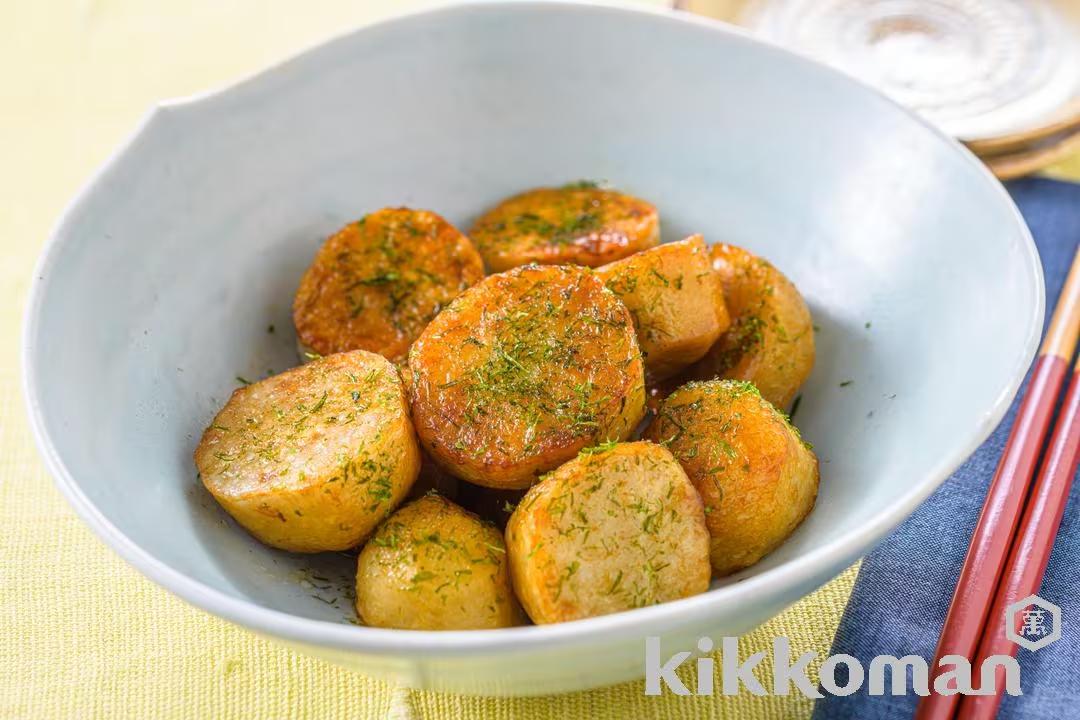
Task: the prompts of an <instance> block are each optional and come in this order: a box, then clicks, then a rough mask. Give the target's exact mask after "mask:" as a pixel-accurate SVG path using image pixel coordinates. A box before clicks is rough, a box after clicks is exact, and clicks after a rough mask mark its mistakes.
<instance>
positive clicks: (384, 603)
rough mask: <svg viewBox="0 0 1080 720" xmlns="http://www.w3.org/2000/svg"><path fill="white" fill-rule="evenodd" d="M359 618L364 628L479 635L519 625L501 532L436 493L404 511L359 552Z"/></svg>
mask: <svg viewBox="0 0 1080 720" xmlns="http://www.w3.org/2000/svg"><path fill="white" fill-rule="evenodd" d="M356 612H357V614H358V615H359V616H360V619H361V621H362V622H364V623H365V624H367V625H371V626H373V627H382V628H402V629H406V630H480V629H485V628H500V627H510V626H511V625H520V624H521V623H522V622H523V620H524V615H523V614H522V612H521V607H520V605H518V602H517V600H516V599H515V597H514V593H513V591H512V590H511V587H510V575H509V571H508V569H507V560H506V545H505V544H504V542H503V537H502V533H500V532H499V531H498V530H497V529H496V528H495V527H494V526H492V525H491V524H490V523H486V522H484V521H482V520H481V519H480V518H478V517H476V516H475V515H473V514H472V513H469V512H466V511H465V510H463V509H461V508H460V507H458V506H457V505H455V504H454V503H452V502H450V501H449V500H446V499H445V498H442V497H440V496H439V495H436V494H430V495H425V496H424V497H422V498H420V499H419V500H414V501H413V502H411V503H409V504H408V505H405V506H404V507H402V508H401V509H400V510H398V511H397V512H396V513H394V514H393V515H391V516H390V517H389V518H388V519H387V520H386V521H385V522H384V523H383V524H382V525H380V526H379V529H378V531H377V532H376V533H375V535H374V536H372V538H371V540H369V541H368V543H367V544H366V545H365V546H364V549H363V550H362V551H361V552H360V558H359V560H358V561H357V571H356Z"/></svg>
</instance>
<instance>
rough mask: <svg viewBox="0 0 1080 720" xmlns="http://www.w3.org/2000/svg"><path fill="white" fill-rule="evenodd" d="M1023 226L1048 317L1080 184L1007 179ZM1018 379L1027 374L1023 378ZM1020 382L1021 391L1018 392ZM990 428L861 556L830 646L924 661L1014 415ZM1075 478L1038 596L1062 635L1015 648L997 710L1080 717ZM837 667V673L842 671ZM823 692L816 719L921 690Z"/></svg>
mask: <svg viewBox="0 0 1080 720" xmlns="http://www.w3.org/2000/svg"><path fill="white" fill-rule="evenodd" d="M1007 187H1008V189H1009V192H1010V193H1011V194H1012V196H1013V199H1014V200H1015V201H1016V204H1017V205H1018V206H1019V207H1020V210H1021V212H1022V213H1023V214H1024V218H1025V219H1026V220H1027V222H1028V225H1029V226H1030V227H1031V232H1032V234H1033V235H1034V236H1035V242H1036V244H1037V245H1038V247H1039V254H1040V255H1041V257H1042V263H1043V270H1044V272H1045V275H1046V290H1047V302H1046V304H1047V313H1046V317H1047V320H1049V318H1050V312H1051V310H1052V308H1053V306H1054V304H1055V302H1056V298H1057V296H1058V294H1059V293H1060V292H1061V286H1062V284H1063V282H1064V280H1065V275H1066V274H1067V272H1068V269H1069V265H1070V264H1071V262H1072V257H1073V253H1074V252H1075V251H1076V247H1077V243H1078V242H1080V184H1072V183H1064V182H1056V181H1053V180H1046V179H1026V180H1020V181H1015V182H1012V183H1009V184H1008V186H1007ZM1025 388H1026V382H1025ZM1022 393H1023V389H1022V390H1021V395H1018V396H1017V397H1018V398H1019V397H1021V396H1022ZM1016 405H1017V403H1016V402H1014V403H1013V407H1012V408H1011V409H1010V410H1009V414H1008V415H1007V416H1006V418H1005V420H1004V421H1003V422H1002V423H1001V425H1000V426H999V427H998V428H997V430H995V432H994V434H993V435H992V436H991V437H990V439H989V440H987V441H986V443H985V444H984V445H983V446H982V447H981V448H979V450H978V451H977V452H976V453H975V454H974V455H973V456H972V457H971V458H970V459H969V460H968V461H967V462H966V463H965V464H964V465H963V466H962V467H961V468H960V469H959V470H957V471H956V474H954V475H953V476H952V477H951V478H949V479H948V480H947V481H946V482H945V483H944V484H943V485H942V486H941V488H939V489H938V490H937V492H935V493H934V494H933V495H932V496H931V497H930V498H929V499H928V500H927V501H926V502H925V503H923V504H922V505H921V506H920V507H919V508H918V510H916V512H915V514H914V515H913V516H912V517H911V518H910V519H908V520H907V522H905V523H904V524H903V525H901V526H900V528H899V529H897V530H896V531H895V532H894V533H893V534H892V535H891V536H890V537H888V538H887V539H886V540H884V541H882V543H881V544H880V545H879V546H878V547H877V548H875V549H874V550H873V552H871V553H870V554H869V555H868V556H867V557H866V559H865V560H864V561H863V565H862V568H861V569H860V571H859V576H858V579H857V581H856V583H855V589H854V592H853V593H852V595H851V599H850V601H849V602H848V605H847V608H846V610H845V612H844V617H843V619H842V620H841V622H840V627H839V630H838V631H837V634H836V639H835V641H834V643H833V648H832V652H833V653H834V654H836V653H847V654H849V655H853V656H855V657H857V658H859V660H860V661H861V662H862V663H863V666H864V667H868V666H869V663H870V660H871V658H873V657H874V656H876V655H881V654H889V655H895V656H898V657H899V656H902V655H906V654H909V653H910V654H915V655H921V656H922V657H924V658H926V659H927V661H928V662H930V661H932V658H933V655H934V649H935V647H936V645H937V639H938V633H939V632H940V630H941V624H942V622H943V621H944V619H945V613H946V611H947V609H948V606H949V601H950V600H951V598H952V592H953V588H954V587H955V585H956V579H957V577H958V575H959V573H960V566H961V565H962V563H963V561H964V555H965V554H966V552H967V547H968V542H969V540H970V538H971V533H972V530H973V529H974V527H975V521H976V519H977V518H978V515H979V511H980V509H981V508H982V503H983V500H984V499H985V497H986V490H987V487H988V485H989V483H990V478H991V477H992V476H993V474H994V470H995V468H996V466H997V462H998V458H999V457H1000V456H1001V452H1002V448H1003V447H1004V444H1005V439H1006V437H1007V436H1008V433H1009V430H1010V428H1011V427H1012V424H1013V419H1014V418H1015V415H1016ZM1078 550H1080V482H1078V483H1076V484H1075V485H1074V487H1073V490H1072V497H1071V499H1070V503H1069V506H1068V508H1067V509H1066V512H1065V517H1064V520H1063V522H1062V526H1061V531H1060V533H1059V534H1058V538H1057V542H1056V543H1055V545H1054V552H1053V555H1052V556H1051V559H1050V565H1049V567H1048V568H1047V574H1046V579H1045V581H1044V582H1043V585H1042V588H1041V589H1040V590H1039V595H1040V596H1042V597H1044V598H1045V599H1047V600H1049V601H1050V602H1052V603H1055V604H1057V605H1059V606H1060V607H1061V611H1062V620H1063V622H1062V626H1063V636H1062V639H1061V640H1059V641H1057V642H1055V643H1053V644H1051V645H1049V646H1047V647H1044V648H1043V649H1041V650H1038V651H1035V652H1031V651H1028V650H1024V649H1020V650H1019V653H1018V655H1017V659H1018V660H1019V662H1020V668H1021V679H1022V689H1023V695H1022V696H1019V697H1006V698H1005V701H1004V703H1003V704H1002V707H1001V714H1000V716H999V717H1001V718H1017V719H1022V720H1035V719H1036V718H1046V719H1047V720H1051V719H1052V720H1062V719H1063V718H1080V556H1078V555H1077V552H1078ZM843 674H844V666H843V665H841V666H840V667H839V669H838V672H837V673H836V675H837V678H838V680H842V679H843V677H842V676H843ZM866 690H867V688H866V686H865V684H864V686H863V687H862V689H861V690H860V691H859V692H857V693H855V694H853V695H850V696H847V697H834V696H829V695H826V696H825V697H824V698H823V699H821V700H819V701H818V702H817V705H816V708H815V712H814V718H815V720H834V719H842V718H853V719H857V720H875V719H878V718H910V717H911V716H912V714H913V713H914V712H915V707H916V704H917V702H918V700H919V698H918V697H917V696H915V695H908V696H906V697H890V696H879V697H871V696H870V695H868V694H867V692H866Z"/></svg>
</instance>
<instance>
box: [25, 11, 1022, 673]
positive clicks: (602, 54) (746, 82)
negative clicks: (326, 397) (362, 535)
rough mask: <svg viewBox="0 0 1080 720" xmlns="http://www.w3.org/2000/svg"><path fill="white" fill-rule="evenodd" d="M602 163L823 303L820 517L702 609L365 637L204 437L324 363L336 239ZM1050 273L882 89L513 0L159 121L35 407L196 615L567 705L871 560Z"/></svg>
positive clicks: (962, 451) (718, 39)
mask: <svg viewBox="0 0 1080 720" xmlns="http://www.w3.org/2000/svg"><path fill="white" fill-rule="evenodd" d="M579 178H598V179H607V180H609V181H611V182H613V183H614V184H616V185H617V186H619V187H621V188H624V189H626V190H628V191H630V192H632V193H634V194H636V195H640V196H642V197H645V198H648V199H649V200H651V201H653V202H654V203H655V204H656V205H657V206H658V207H659V209H660V213H661V217H662V223H663V234H664V237H665V239H668V240H671V239H676V238H680V237H682V236H684V235H687V234H689V233H692V232H702V233H704V234H705V236H706V238H708V239H709V240H712V241H718V240H724V241H727V242H732V243H736V244H739V245H743V246H746V247H748V248H751V249H752V250H754V251H755V252H758V253H760V254H763V255H764V256H766V257H768V258H770V259H772V260H773V261H775V262H776V264H778V265H779V266H780V267H781V268H782V269H783V270H784V271H785V272H786V273H787V274H788V275H789V276H790V277H791V278H792V279H793V280H794V281H795V283H796V284H797V285H798V286H799V287H800V288H801V289H802V291H803V293H804V294H805V295H806V298H807V300H808V301H809V304H810V306H811V308H812V310H813V312H814V315H815V318H816V321H817V324H818V325H819V326H820V332H819V333H818V335H817V343H818V361H817V367H816V369H815V370H814V373H813V376H812V377H811V380H810V382H809V384H808V385H807V387H806V389H805V392H804V394H803V400H802V403H801V405H800V408H799V413H798V417H797V422H798V424H799V425H800V426H801V427H802V428H803V430H804V432H805V435H806V437H807V438H808V439H809V440H811V441H812V442H813V443H814V445H815V446H816V448H817V452H818V453H819V455H820V458H821V476H822V482H821V493H820V495H819V498H818V504H817V507H816V508H815V510H814V511H813V513H812V514H811V515H810V517H809V518H808V519H807V521H806V522H805V523H804V524H803V526H802V527H801V528H799V530H798V532H796V533H795V535H794V536H793V537H792V538H791V539H790V540H789V541H788V542H787V543H785V544H784V545H783V547H781V548H780V549H779V550H777V551H776V552H775V553H773V554H772V555H770V556H769V557H768V558H766V559H765V560H764V561H763V562H762V563H760V564H759V565H757V566H755V567H753V568H751V569H750V570H748V571H746V572H744V573H742V574H741V575H739V576H737V577H733V578H728V579H725V580H723V581H721V582H718V583H716V584H715V587H714V589H713V590H712V591H711V592H709V593H706V594H704V595H701V596H698V597H694V598H690V599H687V600H683V601H680V602H675V603H670V604H666V605H662V606H657V607H650V608H645V609H640V610H635V611H632V612H626V613H621V614H617V615H611V616H607V617H601V618H595V619H590V620H584V621H580V622H574V623H566V624H563V625H557V626H548V627H523V628H517V629H510V630H497V631H477V632H446V633H430V632H404V631H391V630H378V629H371V628H363V627H356V626H354V625H352V624H350V622H349V620H350V618H351V617H352V612H351V610H350V609H349V608H348V602H347V600H346V599H345V596H344V595H343V594H341V595H339V594H338V593H337V592H336V591H335V589H333V588H331V589H330V590H326V591H322V590H319V589H318V588H316V587H313V586H312V584H311V583H310V582H308V580H309V579H310V578H309V577H308V576H307V575H306V574H305V573H306V572H307V571H308V570H310V569H315V572H316V573H317V574H320V575H322V574H325V575H328V576H330V577H331V578H334V579H336V580H338V581H340V582H341V583H343V584H345V585H347V584H348V583H349V582H351V573H352V567H351V563H349V562H348V560H347V559H345V558H343V557H341V556H333V557H327V558H317V559H312V558H307V557H299V556H293V555H288V554H285V553H280V552H275V551H273V550H269V549H267V548H265V547H263V546H262V545H260V544H259V543H257V542H255V541H254V540H252V539H251V538H250V537H249V536H248V535H247V534H245V533H244V532H243V531H241V530H240V529H239V528H238V527H237V526H235V525H234V524H233V523H232V522H231V521H230V520H229V519H228V518H227V516H226V515H225V514H224V513H223V512H221V511H220V510H219V509H218V508H217V507H216V506H215V505H214V503H213V501H212V500H210V498H209V497H208V495H207V494H206V493H205V492H204V491H203V489H202V487H201V486H200V484H199V482H198V481H197V479H196V476H195V468H194V467H193V465H192V460H191V454H192V450H193V449H194V446H195V444H196V442H197V440H198V437H199V434H200V432H201V431H202V429H203V427H204V426H205V425H206V424H207V422H208V421H209V419H210V418H211V417H212V415H213V413H214V412H215V410H216V409H217V408H218V407H219V406H220V405H221V404H222V402H223V401H224V400H225V398H226V397H227V396H228V394H229V392H230V391H231V390H232V389H233V387H234V386H235V384H236V381H235V378H236V376H237V375H241V376H245V377H259V376H262V375H264V374H265V373H267V372H269V371H270V370H273V371H280V370H282V369H284V368H286V367H288V366H290V365H292V364H294V362H295V355H294V337H293V335H292V331H291V324H290V319H289V307H290V302H291V299H292V295H293V292H294V290H295V289H296V285H297V282H298V279H299V277H300V274H301V272H302V271H303V269H304V267H305V266H306V265H307V263H308V262H309V261H310V259H311V257H312V254H313V251H314V250H315V248H316V247H317V245H318V244H319V243H320V241H321V239H322V238H323V237H325V236H326V235H327V234H328V233H330V232H331V231H333V230H334V229H335V228H337V227H338V226H340V225H342V224H343V223H345V222H347V221H349V220H352V219H354V218H357V217H359V216H360V215H362V214H364V213H366V212H369V211H371V210H375V209H377V208H379V207H382V206H384V205H399V204H408V205H413V206H417V207H424V208H432V209H434V210H437V211H438V212H440V213H443V214H445V215H446V216H447V217H448V218H450V219H451V220H452V221H454V222H455V223H457V224H459V225H460V226H462V227H468V225H469V222H470V220H471V219H472V218H474V217H475V216H476V215H477V214H478V213H479V212H481V211H482V210H484V209H485V208H487V207H489V206H490V205H491V204H492V203H494V202H495V201H497V200H498V199H500V198H501V197H503V196H505V195H507V194H508V193H513V192H516V191H518V190H521V189H524V188H528V187H532V186H536V185H542V184H547V183H562V182H565V181H567V180H574V179H579ZM1042 288H1043V284H1042V275H1041V269H1040V265H1039V260H1038V257H1037V255H1036V252H1035V249H1034V246H1033V245H1032V242H1031V238H1030V237H1029V235H1028V232H1027V230H1026V229H1025V226H1024V224H1023V222H1022V220H1021V218H1020V216H1019V215H1018V214H1017V211H1016V209H1015V208H1014V207H1013V205H1012V203H1011V202H1010V201H1009V198H1008V196H1007V195H1006V194H1005V192H1004V191H1003V190H1002V188H1001V186H1000V185H999V184H998V183H997V182H996V181H995V180H994V179H993V178H992V177H991V176H990V175H989V174H988V173H987V172H986V171H985V170H984V169H983V168H982V166H980V165H979V163H978V162H977V161H976V160H975V159H974V158H973V157H972V156H971V155H970V154H968V153H967V152H966V151H965V150H964V149H962V148H961V147H960V146H959V145H957V144H956V143H955V142H952V141H951V140H949V139H947V138H945V137H943V136H942V135H940V134H939V133H938V132H936V131H934V130H933V129H932V128H930V127H928V126H927V125H925V124H924V123H922V122H920V121H919V120H918V119H916V118H915V117H913V116H912V115H911V114H909V113H907V112H905V111H904V110H902V109H901V108H899V107H897V106H896V105H894V104H893V103H891V102H890V101H888V100H886V99H885V98H883V97H882V96H880V95H878V94H876V93H874V92H873V91H871V90H868V89H867V88H865V87H863V86H861V85H859V84H857V83H856V82H854V81H852V80H850V79H848V78H846V77H844V76H842V75H840V74H838V73H836V72H833V71H831V70H828V69H825V68H824V67H821V66H819V65H816V64H813V63H811V62H808V61H806V60H803V59H800V58H798V57H796V56H794V55H791V54H789V53H787V52H784V51H782V50H779V49H776V48H773V47H769V46H766V45H763V44H761V43H759V42H756V41H754V40H752V39H750V38H748V37H746V36H744V35H742V34H739V33H738V32H735V31H732V30H730V29H728V28H725V27H723V26H720V25H717V24H713V23H710V22H707V21H703V20H698V19H694V18H691V17H686V16H676V15H672V14H663V13H654V12H647V11H637V10H628V9H620V8H615V7H607V6H589V5H579V4H561V3H547V2H539V3H532V2H530V3H485V4H479V5H467V6H457V7H448V8H444V9H440V10H436V11H433V12H428V13H424V14H419V15H413V16H410V17H405V18H401V19H397V20H393V21H390V22H385V23H381V24H378V25H374V26H371V27H367V28H363V29H361V30H358V31H356V32H353V33H350V34H347V35H344V36H342V37H340V38H337V39H335V40H333V41H331V42H328V43H326V44H325V45H322V46H320V47H318V48H315V49H313V50H311V51H309V52H307V53H304V54H303V55H301V56H299V57H296V58H294V59H292V60H289V61H287V62H285V63H283V64H281V65H277V66H275V67H273V68H271V69H269V70H267V71H265V72H263V73H261V74H259V75H258V76H256V77H254V78H251V79H249V80H246V81H244V82H241V83H240V84H238V85H234V86H232V87H230V88H228V89H225V90H222V91H220V92H215V93H211V94H209V95H205V96H201V97H197V98H192V99H186V100H180V101H174V102H168V103H164V104H162V105H160V106H158V107H156V108H154V109H153V110H152V111H151V112H150V113H149V115H148V116H147V117H146V119H145V121H144V122H143V123H142V125H141V126H140V127H139V129H138V130H137V131H136V133H135V134H134V136H133V137H132V138H131V140H130V141H129V142H128V143H127V144H126V145H125V146H124V147H123V148H122V149H121V150H120V151H119V152H118V153H117V154H116V155H115V156H114V157H113V159H112V160H111V161H110V162H109V163H108V164H107V165H106V166H105V167H104V168H103V169H102V170H101V171H100V172H99V173H98V174H97V176H96V177H94V178H93V180H92V181H91V182H90V184H89V185H88V186H87V187H86V188H85V189H84V190H83V191H82V193H81V194H80V195H79V196H78V198H77V199H76V200H75V201H74V202H73V203H72V205H71V207H70V208H69V209H68V211H67V212H66V213H65V215H64V217H63V218H62V220H61V221H60V223H59V225H58V227H57V229H56V232H55V233H54V235H53V237H52V239H51V241H50V242H49V244H48V247H47V249H46V251H45V254H44V256H43V258H42V260H41V263H40V265H39V267H38V271H37V276H36V278H35V281H34V287H33V294H32V298H31V301H30V306H29V311H28V315H27V326H26V336H25V369H26V394H27V397H28V399H29V409H30V417H31V419H32V422H33V427H34V430H35V432H36V434H37V438H38V442H39V443H40V445H41V449H42V452H43V454H44V456H45V459H46V461H47V463H48V465H49V468H50V469H51V471H52V472H53V474H54V475H55V476H56V479H57V482H58V484H59V486H60V488H61V489H62V490H63V492H64V494H65V495H66V496H67V497H68V499H69V500H70V501H71V503H72V505H73V506H74V507H75V509H76V510H77V511H78V512H79V514H80V515H81V516H82V517H83V518H84V519H85V520H86V522H87V523H88V524H89V525H90V526H91V527H92V528H93V529H94V531H95V532H97V533H98V534H99V535H100V536H101V537H102V538H103V539H104V541H105V542H107V543H108V544H109V545H110V546H112V547H113V548H114V549H115V550H116V551H117V552H118V553H119V554H120V555H122V556H123V557H124V558H125V559H126V560H128V561H129V562H130V563H132V564H133V565H134V566H136V567H137V568H138V569H139V570H141V571H142V572H144V573H145V574H146V575H147V576H149V577H150V578H152V579H153V580H154V581H156V582H158V583H160V584H161V585H162V586H164V587H166V588H168V589H169V590H170V591H172V592H174V593H176V594H177V595H179V596H181V597H183V598H184V599H186V600H187V601H189V602H191V603H192V604H194V605H197V606H198V607H201V608H203V609H205V610H207V611H208V612H211V613H214V614H216V615H219V616H221V617H224V618H227V619H229V620H231V621H233V622H235V623H238V624H240V625H243V626H245V627H248V628H250V629H252V630H253V631H255V632H258V633H261V634H263V635H267V636H270V637H274V638H278V639H280V640H283V641H285V642H288V643H290V644H292V645H294V646H296V647H299V648H301V649H303V650H304V651H306V652H310V653H312V654H315V655H318V656H320V657H324V658H328V659H330V660H333V661H335V662H338V663H342V664H344V665H347V666H349V667H353V668H356V669H358V670H361V671H363V672H366V673H370V674H374V675H381V676H387V677H393V678H397V679H399V680H401V681H403V682H405V683H408V684H411V685H413V686H420V687H432V688H438V689H444V690H455V691H465V692H481V693H541V692H554V691H561V690H571V689H577V688H583V687H588V686H596V685H600V684H604V683H611V682H615V681H619V680H623V679H627V678H631V677H635V676H639V675H640V674H641V673H642V667H643V666H642V663H643V638H644V637H645V636H647V635H659V636H662V637H663V643H664V653H665V655H666V654H667V653H669V652H674V651H675V650H678V649H684V648H690V647H692V646H693V644H694V643H695V641H696V639H697V638H698V637H699V636H700V635H703V634H711V635H712V636H713V637H717V636H720V635H731V634H738V633H742V632H744V631H746V630H749V629H750V628H752V627H754V626H755V625H757V624H759V623H761V622H762V621H764V620H766V619H767V618H769V617H771V616H772V615H775V614H776V613H778V612H780V611H781V610H782V609H784V608H785V607H787V606H788V605H790V604H791V603H793V602H794V601H795V600H797V599H799V598H800V597H802V596H803V595H805V594H806V593H808V592H810V591H811V590H813V589H814V588H816V587H818V586H819V585H821V584H822V583H824V582H826V581H827V580H829V579H830V578H831V577H833V576H834V575H836V574H837V573H839V572H840V571H841V570H843V569H844V568H845V567H847V566H848V565H849V564H851V563H852V562H853V561H855V560H856V559H857V558H858V557H860V556H861V555H863V554H864V553H866V552H867V551H868V550H869V549H870V548H871V547H872V546H873V544H874V543H875V541H877V540H878V539H879V538H881V537H882V536H883V535H884V534H885V533H887V532H888V531H889V530H890V529H891V528H893V527H894V526H896V525H897V524H898V523H899V522H900V521H902V520H903V519H904V518H905V517H907V515H908V514H909V513H910V512H911V511H912V509H913V508H914V507H915V506H916V505H917V504H918V503H919V502H920V501H921V500H923V499H924V498H925V497H926V496H927V495H928V494H929V493H930V492H931V491H932V490H933V489H934V488H935V487H937V486H938V484H940V483H941V482H942V481H943V480H944V479H945V478H946V477H947V476H948V475H949V473H950V472H951V471H952V470H953V469H954V468H956V467H957V465H959V464H960V463H961V462H962V461H963V460H964V459H965V458H966V457H967V456H968V455H969V454H970V453H971V452H972V451H973V450H974V449H975V448H976V447H977V446H978V444H979V443H980V442H981V441H982V440H983V439H984V438H985V437H986V435H987V434H988V433H989V432H990V430H991V429H992V428H993V427H994V425H995V424H997V422H998V421H999V420H1000V419H1001V417H1002V414H1003V413H1004V411H1005V409H1006V406H1007V404H1008V403H1009V401H1010V399H1011V398H1012V397H1013V395H1014V393H1015V392H1016V389H1017V386H1018V384H1019V383H1020V380H1021V378H1022V376H1023V373H1024V370H1025V368H1026V367H1027V365H1028V363H1029V361H1030V360H1031V359H1032V355H1033V352H1034V349H1035V346H1036V341H1037V339H1038V336H1039V332H1040V328H1041V321H1042V317H1043V289H1042ZM270 325H273V326H274V328H275V332H274V333H269V332H267V329H268V326H270ZM847 381H851V383H850V384H845V385H844V386H843V387H841V384H842V383H847ZM918 563H919V558H912V568H911V571H912V572H913V573H917V572H918V571H919V569H918ZM317 584H318V583H317ZM316 595H318V596H320V597H321V598H322V599H318V598H316V597H315V596H316ZM335 598H337V600H336V604H327V603H326V602H324V600H327V599H330V600H332V601H333V600H334V599H335Z"/></svg>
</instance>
